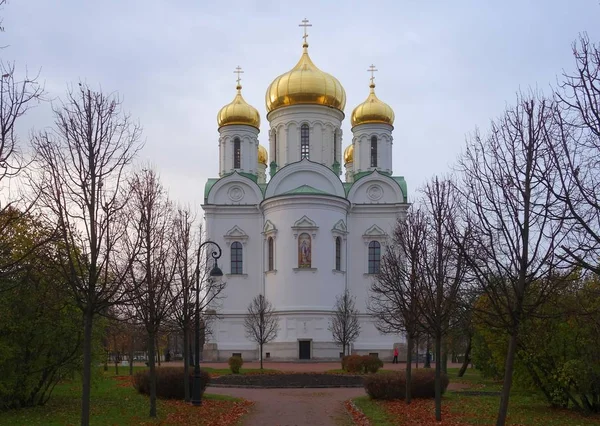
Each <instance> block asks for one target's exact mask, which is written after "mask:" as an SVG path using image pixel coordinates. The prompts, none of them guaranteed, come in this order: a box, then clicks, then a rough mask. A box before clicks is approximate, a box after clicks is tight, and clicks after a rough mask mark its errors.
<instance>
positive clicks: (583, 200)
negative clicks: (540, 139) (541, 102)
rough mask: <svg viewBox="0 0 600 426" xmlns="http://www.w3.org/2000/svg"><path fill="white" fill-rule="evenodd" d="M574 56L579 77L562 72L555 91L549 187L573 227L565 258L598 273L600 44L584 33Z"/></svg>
mask: <svg viewBox="0 0 600 426" xmlns="http://www.w3.org/2000/svg"><path fill="white" fill-rule="evenodd" d="M573 56H574V57H575V64H576V68H577V70H576V72H575V73H573V74H569V73H564V74H563V81H562V82H561V83H560V85H559V87H558V89H557V90H556V91H555V98H556V104H555V109H554V119H555V121H556V124H557V126H556V129H554V132H552V133H551V134H549V135H548V139H549V141H550V142H553V143H552V145H551V148H552V149H551V154H552V158H553V160H554V163H555V165H556V170H557V173H556V177H557V182H555V181H554V180H553V179H550V180H548V182H547V184H548V188H549V189H550V190H552V191H553V192H554V194H555V196H556V197H557V199H558V200H559V201H560V202H561V204H564V205H566V207H567V211H568V213H567V220H568V221H569V222H570V223H573V225H574V226H573V228H572V232H571V235H570V238H571V241H570V244H564V245H563V248H564V250H565V252H566V254H567V259H568V260H569V261H570V262H572V263H573V264H575V265H579V266H581V267H583V268H585V269H586V270H588V271H592V272H593V273H595V274H600V265H599V264H598V258H599V257H600V191H598V188H599V187H600V44H593V43H591V42H590V40H589V38H588V36H587V35H586V34H583V35H581V36H580V37H579V41H578V43H574V44H573ZM549 133H550V132H549ZM552 178H554V176H552ZM558 213H559V214H563V213H564V212H563V211H559V212H558Z"/></svg>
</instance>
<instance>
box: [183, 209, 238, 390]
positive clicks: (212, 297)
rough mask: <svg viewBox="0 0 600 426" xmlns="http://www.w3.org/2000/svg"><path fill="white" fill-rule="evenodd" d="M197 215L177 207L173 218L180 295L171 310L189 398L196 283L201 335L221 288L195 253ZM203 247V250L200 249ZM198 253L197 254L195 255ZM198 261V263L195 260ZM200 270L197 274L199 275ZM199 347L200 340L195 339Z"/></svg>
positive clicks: (199, 230)
mask: <svg viewBox="0 0 600 426" xmlns="http://www.w3.org/2000/svg"><path fill="white" fill-rule="evenodd" d="M195 223H196V216H195V215H194V214H193V213H192V212H191V211H190V210H189V209H188V208H179V209H178V210H177V213H176V214H175V218H174V234H175V251H176V253H177V280H176V281H177V282H176V285H177V286H178V292H179V294H180V297H178V298H177V300H176V301H175V305H174V310H173V320H174V322H175V324H177V328H178V329H179V330H181V332H182V334H183V368H184V371H185V374H184V379H183V381H184V384H183V385H184V387H185V389H184V392H185V393H184V395H185V400H186V401H190V387H189V374H188V372H189V367H190V356H191V351H190V337H191V335H192V331H193V330H192V328H193V327H192V326H193V321H192V320H193V318H194V315H195V312H194V311H195V306H196V304H195V298H196V291H195V290H196V285H197V284H198V285H199V286H200V288H199V292H198V293H199V294H200V300H199V310H200V314H201V319H200V327H201V330H200V336H204V337H205V336H206V335H207V334H209V332H210V328H209V325H210V323H211V319H212V318H213V317H214V315H213V314H211V313H210V312H208V310H209V308H210V310H211V311H215V310H217V308H218V306H219V302H220V299H221V298H222V296H223V294H222V292H223V289H224V288H225V284H226V282H225V281H224V280H214V279H209V278H208V273H209V269H208V265H207V263H206V256H205V255H203V253H198V250H199V247H200V246H201V245H202V243H203V242H204V241H203V233H202V227H201V226H195ZM203 251H204V250H203ZM198 254H200V255H198ZM198 259H199V260H200V264H197V260H198ZM198 274H199V275H198ZM194 344H195V345H200V347H201V348H202V346H203V342H202V341H201V342H194Z"/></svg>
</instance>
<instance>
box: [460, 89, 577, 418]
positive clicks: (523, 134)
mask: <svg viewBox="0 0 600 426" xmlns="http://www.w3.org/2000/svg"><path fill="white" fill-rule="evenodd" d="M552 111H553V103H552V102H551V101H549V100H547V99H544V98H542V97H540V96H538V95H536V94H530V95H523V94H520V95H519V96H518V99H517V105H516V106H515V107H511V108H508V109H507V110H506V112H505V113H504V115H503V116H502V117H501V118H500V119H498V120H497V121H495V122H493V123H492V125H491V130H490V132H489V134H488V135H487V136H482V135H480V134H479V133H476V134H475V135H474V137H473V138H471V140H470V141H469V142H468V144H467V149H466V151H465V153H464V154H463V155H462V157H461V158H460V160H459V166H458V169H459V172H460V174H461V181H460V183H459V185H458V186H457V190H458V191H459V192H460V195H461V202H460V203H459V204H458V206H460V208H461V210H462V214H461V216H462V217H464V219H465V221H466V223H467V224H468V226H469V227H470V228H471V230H472V232H471V238H470V239H469V241H468V244H465V243H464V242H461V241H460V240H458V239H457V238H453V239H454V241H455V243H456V244H457V246H458V247H459V249H460V252H461V253H462V254H463V255H464V256H465V258H466V260H467V263H468V265H469V268H470V271H471V272H472V274H473V275H474V278H475V279H476V281H477V283H478V284H479V286H480V290H481V292H482V294H483V295H484V297H485V298H486V301H487V305H488V306H489V307H490V309H489V311H488V312H487V314H488V316H490V317H492V318H493V321H494V323H495V324H496V326H498V327H501V328H503V329H504V330H506V331H507V333H508V335H509V344H508V350H507V354H506V362H505V372H504V382H503V389H502V398H501V402H500V408H499V411H498V418H497V425H498V426H502V425H504V424H505V422H506V414H507V410H508V401H509V396H510V389H511V385H512V375H513V367H514V361H515V355H516V352H517V345H518V338H519V332H520V328H521V323H522V322H523V321H524V320H525V319H526V318H528V317H531V316H532V315H534V314H535V313H536V311H537V310H538V308H539V306H540V305H541V304H542V302H543V301H544V300H546V299H547V297H548V296H549V295H552V294H553V292H554V291H556V287H555V286H554V283H556V282H557V280H551V279H546V278H548V277H550V276H552V275H553V274H554V273H555V272H556V268H557V266H558V264H559V263H558V261H559V259H558V258H557V252H558V250H557V248H558V247H560V246H561V245H562V243H563V242H564V241H565V240H564V238H565V231H566V230H565V227H564V222H563V219H561V218H564V217H565V214H561V213H560V209H561V208H563V207H562V206H561V205H560V203H557V202H556V201H555V200H554V196H553V194H552V190H550V189H548V187H549V186H554V185H556V174H557V169H556V167H555V165H554V163H553V162H552V161H551V159H550V158H549V151H550V144H549V140H548V137H549V135H552V133H553V129H552V126H553V125H554V124H553V121H552ZM565 213H566V212H565ZM534 286H535V287H534Z"/></svg>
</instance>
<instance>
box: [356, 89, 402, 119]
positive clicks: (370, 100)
mask: <svg viewBox="0 0 600 426" xmlns="http://www.w3.org/2000/svg"><path fill="white" fill-rule="evenodd" d="M369 87H370V89H371V90H370V93H369V96H368V97H367V99H366V100H365V101H364V102H363V103H362V104H360V105H358V106H357V107H356V108H354V110H353V111H352V116H351V117H350V122H351V123H352V127H354V126H358V125H359V124H366V123H385V124H389V125H390V126H393V125H394V118H395V117H394V110H392V108H391V107H390V106H389V105H388V104H386V103H385V102H382V101H381V100H379V98H378V97H377V95H376V94H375V83H371V85H370V86H369Z"/></svg>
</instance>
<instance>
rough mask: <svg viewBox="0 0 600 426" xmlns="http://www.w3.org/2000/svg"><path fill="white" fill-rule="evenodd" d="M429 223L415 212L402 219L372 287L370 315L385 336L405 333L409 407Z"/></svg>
mask: <svg viewBox="0 0 600 426" xmlns="http://www.w3.org/2000/svg"><path fill="white" fill-rule="evenodd" d="M425 231H426V221H425V216H424V214H423V212H422V211H421V210H419V209H416V208H414V207H413V208H412V209H411V210H409V212H408V213H407V216H406V218H405V219H399V220H398V223H397V224H396V227H395V228H394V233H393V235H392V241H391V242H390V244H389V245H388V250H387V251H386V253H385V254H384V256H383V259H382V260H381V267H380V270H379V274H378V275H377V277H376V279H375V280H374V281H373V282H372V284H371V296H370V299H369V311H370V313H371V314H372V315H373V316H374V317H375V318H376V321H377V322H376V326H377V329H378V330H379V331H381V332H383V333H394V334H396V333H401V332H404V333H406V403H407V404H410V402H411V391H410V389H411V372H412V352H413V347H414V342H415V340H416V338H417V334H418V333H419V331H420V327H419V324H420V316H419V309H418V305H417V304H418V302H419V294H418V290H419V280H420V279H421V278H422V277H421V275H422V270H421V266H422V265H421V262H420V260H421V256H422V254H423V250H424V249H425V240H424V237H425Z"/></svg>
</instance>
